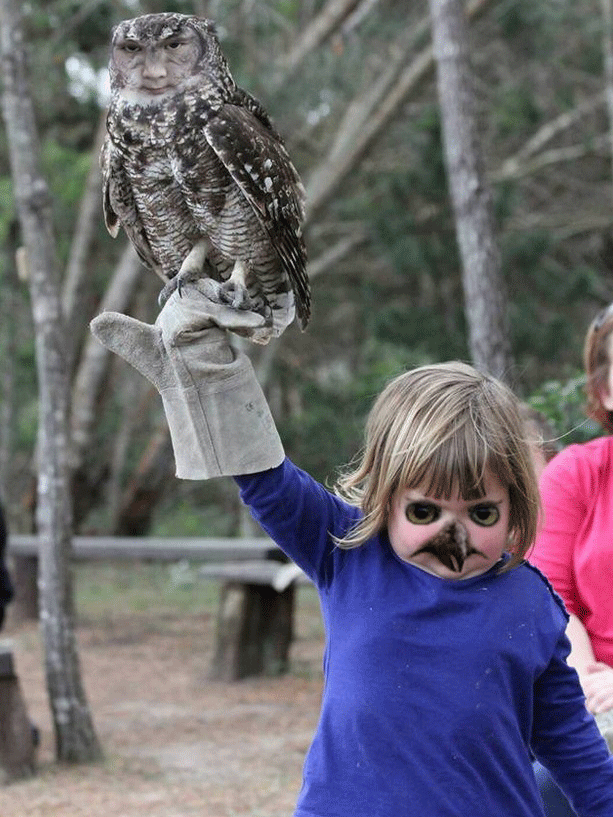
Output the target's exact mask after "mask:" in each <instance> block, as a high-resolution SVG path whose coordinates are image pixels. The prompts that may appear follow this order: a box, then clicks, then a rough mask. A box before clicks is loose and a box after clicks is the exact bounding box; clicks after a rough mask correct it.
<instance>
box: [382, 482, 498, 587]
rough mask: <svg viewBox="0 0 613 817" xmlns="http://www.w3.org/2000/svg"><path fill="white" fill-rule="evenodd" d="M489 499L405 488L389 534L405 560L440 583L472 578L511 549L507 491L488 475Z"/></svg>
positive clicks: (395, 501) (396, 499) (395, 502)
mask: <svg viewBox="0 0 613 817" xmlns="http://www.w3.org/2000/svg"><path fill="white" fill-rule="evenodd" d="M484 487H485V495H484V496H483V497H480V498H479V499H471V500H465V499H462V497H461V496H459V494H457V495H452V496H451V497H450V498H449V499H445V498H443V497H436V496H429V495H427V494H425V493H424V492H423V490H421V489H420V486H417V487H416V488H404V489H400V490H398V491H396V493H395V494H394V495H393V497H392V501H391V506H390V514H389V520H388V535H389V539H390V543H391V546H392V549H393V550H394V552H395V553H396V555H397V556H398V557H399V558H400V559H402V560H403V561H405V562H409V563H410V564H414V565H415V566H416V567H419V568H421V569H422V570H425V571H426V572H428V573H432V574H434V575H435V576H439V577H440V578H441V579H468V578H469V577H471V576H478V575H479V574H480V573H485V572H486V571H487V570H489V569H490V567H493V565H495V564H496V562H497V561H498V560H499V559H500V557H501V556H502V554H503V552H504V551H505V550H506V548H507V546H508V540H509V513H510V502H509V491H508V489H507V488H506V487H504V486H503V485H502V484H501V483H500V481H499V480H498V478H497V477H496V476H495V475H494V474H492V473H490V472H486V475H485V480H484Z"/></svg>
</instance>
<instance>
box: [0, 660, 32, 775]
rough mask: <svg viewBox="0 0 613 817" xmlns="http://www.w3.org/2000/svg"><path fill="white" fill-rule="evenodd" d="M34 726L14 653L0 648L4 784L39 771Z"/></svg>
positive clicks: (0, 742) (0, 761)
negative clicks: (17, 673) (16, 667)
mask: <svg viewBox="0 0 613 817" xmlns="http://www.w3.org/2000/svg"><path fill="white" fill-rule="evenodd" d="M34 754H35V747H34V737H33V733H32V725H31V723H30V720H29V718H28V714H27V711H26V706H25V703H24V700H23V697H22V694H21V688H20V685H19V679H18V677H17V675H16V673H15V669H14V663H13V654H12V652H11V651H10V650H6V649H3V648H0V784H2V785H4V784H6V783H11V782H12V781H14V780H19V779H20V778H23V777H30V776H31V775H33V774H34V772H35V757H34Z"/></svg>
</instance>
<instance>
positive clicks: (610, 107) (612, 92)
mask: <svg viewBox="0 0 613 817" xmlns="http://www.w3.org/2000/svg"><path fill="white" fill-rule="evenodd" d="M601 4H602V51H603V62H604V88H605V99H606V103H607V115H608V119H609V145H610V150H611V163H612V167H613V2H612V0H601ZM612 192H613V191H612Z"/></svg>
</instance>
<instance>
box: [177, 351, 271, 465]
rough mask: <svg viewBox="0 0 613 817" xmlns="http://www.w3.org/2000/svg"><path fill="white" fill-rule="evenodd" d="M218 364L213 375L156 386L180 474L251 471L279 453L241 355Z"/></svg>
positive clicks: (265, 406) (265, 408) (267, 413)
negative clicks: (220, 367)
mask: <svg viewBox="0 0 613 817" xmlns="http://www.w3.org/2000/svg"><path fill="white" fill-rule="evenodd" d="M222 368H223V374H222V375H221V377H218V378H216V379H210V378H204V379H202V380H200V379H196V380H192V383H191V385H186V384H183V385H179V386H176V387H175V386H173V387H172V388H165V389H163V390H161V395H162V400H163V403H164V411H165V413H166V418H167V420H168V426H169V428H170V436H171V440H172V446H173V450H174V455H175V462H176V475H177V477H179V478H180V479H194V480H201V479H210V478H211V477H220V476H238V475H240V474H252V473H257V472H259V471H266V470H268V469H270V468H275V467H276V466H277V465H280V464H281V462H283V459H284V457H285V453H284V450H283V445H282V443H281V439H280V437H279V434H278V432H277V429H276V426H275V423H274V420H273V418H272V415H271V413H270V409H269V407H268V403H267V402H266V398H265V397H264V393H263V391H262V389H261V387H260V384H259V383H258V381H257V379H256V376H255V373H254V371H253V367H252V365H251V361H250V360H249V358H248V357H247V355H245V354H243V353H237V354H236V356H235V358H234V360H233V361H232V362H228V363H226V364H224V365H223V367H222ZM220 374H221V373H220Z"/></svg>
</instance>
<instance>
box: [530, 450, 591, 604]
mask: <svg viewBox="0 0 613 817" xmlns="http://www.w3.org/2000/svg"><path fill="white" fill-rule="evenodd" d="M575 449H576V447H575V446H569V448H567V449H565V450H564V451H563V452H561V453H560V454H558V456H557V457H555V458H554V459H553V460H552V461H551V462H550V463H549V464H548V466H547V467H546V468H545V470H544V471H543V474H542V476H541V481H540V492H541V500H542V505H543V517H542V519H541V526H540V529H539V533H538V535H537V538H536V542H535V545H534V548H533V550H532V552H531V553H530V554H529V556H528V558H529V560H530V561H531V562H532V563H533V564H535V565H536V566H537V567H538V568H539V569H540V570H541V571H542V572H543V573H544V574H545V575H546V576H547V578H548V579H549V581H550V582H551V584H552V585H553V586H554V588H555V590H556V591H557V592H558V593H559V595H560V596H561V597H562V599H563V600H564V603H565V605H566V607H567V609H568V610H569V611H570V612H572V613H574V614H575V615H576V616H579V617H581V615H582V612H581V610H580V609H579V608H580V604H579V597H578V593H577V587H576V584H575V581H574V573H573V550H574V548H575V545H576V542H577V539H578V537H579V535H580V531H581V527H582V525H583V523H584V521H585V517H586V508H587V497H589V495H590V494H589V490H590V488H589V485H586V478H585V475H582V474H581V473H580V469H579V468H578V466H577V460H576V457H575ZM588 482H589V480H588Z"/></svg>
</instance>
